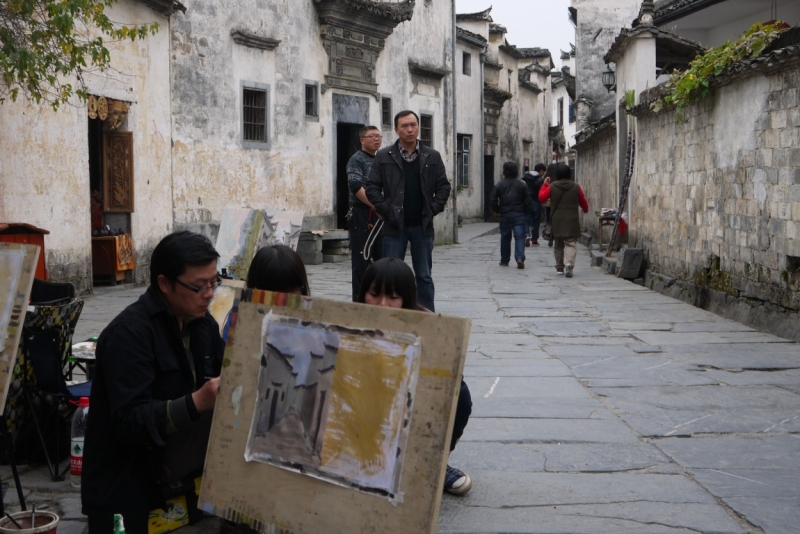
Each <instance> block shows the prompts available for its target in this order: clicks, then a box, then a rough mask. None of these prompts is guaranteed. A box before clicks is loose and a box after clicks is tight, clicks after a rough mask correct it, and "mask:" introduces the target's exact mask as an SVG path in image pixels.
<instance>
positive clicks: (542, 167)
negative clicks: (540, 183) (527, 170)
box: [533, 163, 547, 174]
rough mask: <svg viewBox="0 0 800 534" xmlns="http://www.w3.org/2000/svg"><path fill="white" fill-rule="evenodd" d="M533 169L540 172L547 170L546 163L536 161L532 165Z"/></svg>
mask: <svg viewBox="0 0 800 534" xmlns="http://www.w3.org/2000/svg"><path fill="white" fill-rule="evenodd" d="M533 170H534V171H536V172H538V173H540V174H541V172H542V171H546V170H547V165H545V164H544V163H537V164H536V165H534V166H533Z"/></svg>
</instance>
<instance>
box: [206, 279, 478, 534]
mask: <svg viewBox="0 0 800 534" xmlns="http://www.w3.org/2000/svg"><path fill="white" fill-rule="evenodd" d="M469 324H470V323H469V320H467V319H462V318H457V317H446V316H442V315H435V314H431V313H424V312H418V311H410V310H402V309H389V308H381V307H375V306H366V305H363V304H353V303H349V302H335V301H329V300H324V299H312V298H310V297H303V296H300V295H287V294H283V293H270V292H266V291H257V290H241V293H240V296H238V297H237V298H236V299H235V301H234V307H233V310H232V312H231V326H230V330H229V334H228V335H229V337H228V344H227V346H226V349H225V358H224V360H223V372H222V377H221V380H220V392H219V395H218V397H217V403H216V407H215V412H214V422H213V424H212V430H211V437H210V440H209V446H208V453H207V456H206V464H205V469H204V476H203V483H202V487H201V490H200V504H199V506H200V507H201V508H202V509H203V510H204V511H206V512H208V513H212V514H216V515H219V516H221V517H224V518H226V519H230V520H233V521H236V522H243V523H247V524H249V525H250V526H251V527H253V528H255V529H256V530H259V531H261V532H267V533H273V532H274V533H278V532H280V533H282V534H302V533H318V532H326V533H337V532H342V533H345V532H347V533H350V532H368V531H371V530H374V529H375V528H376V527H379V528H380V530H381V532H384V533H388V534H391V533H401V532H402V533H405V532H415V533H417V532H431V533H432V532H435V531H436V522H437V518H438V513H439V506H440V503H441V496H442V488H443V484H444V474H445V467H446V463H447V456H448V451H449V440H450V435H451V433H452V427H453V419H454V417H455V408H456V402H457V396H458V392H459V389H460V384H461V373H462V370H463V365H464V357H465V355H466V347H467V343H468V336H469Z"/></svg>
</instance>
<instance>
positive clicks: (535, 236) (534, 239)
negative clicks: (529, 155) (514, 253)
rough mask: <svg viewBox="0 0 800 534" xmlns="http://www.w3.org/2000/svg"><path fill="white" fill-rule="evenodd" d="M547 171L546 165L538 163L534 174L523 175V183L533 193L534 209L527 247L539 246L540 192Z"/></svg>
mask: <svg viewBox="0 0 800 534" xmlns="http://www.w3.org/2000/svg"><path fill="white" fill-rule="evenodd" d="M545 170H547V167H545V165H544V163H537V164H536V165H534V167H533V172H526V173H525V174H523V175H522V181H523V182H525V183H526V184H527V186H528V189H530V191H531V200H532V201H533V209H531V213H530V215H529V216H528V226H529V227H530V233H529V234H528V236H529V237H528V238H526V239H525V246H526V247H529V246H531V245H533V246H536V247H538V246H539V223H541V222H542V203H541V202H539V190H540V189H541V188H542V184H543V183H544V176H542V175H543V174H544V171H545Z"/></svg>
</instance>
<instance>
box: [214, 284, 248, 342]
mask: <svg viewBox="0 0 800 534" xmlns="http://www.w3.org/2000/svg"><path fill="white" fill-rule="evenodd" d="M244 287H245V282H244V280H227V279H225V280H223V281H222V283H221V284H220V285H219V287H217V289H215V290H214V298H213V299H212V300H211V304H209V305H208V311H209V313H211V316H212V317H213V318H214V319H215V320H216V321H217V324H218V325H219V333H220V335H222V333H223V331H224V330H225V322H226V321H227V319H228V313H230V311H231V308H233V299H234V297H235V296H236V290H237V289H240V288H241V289H244Z"/></svg>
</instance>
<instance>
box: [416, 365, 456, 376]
mask: <svg viewBox="0 0 800 534" xmlns="http://www.w3.org/2000/svg"><path fill="white" fill-rule="evenodd" d="M419 376H433V377H436V378H452V377H453V371H451V370H450V369H441V368H438V367H423V368H421V369H420V370H419Z"/></svg>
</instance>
